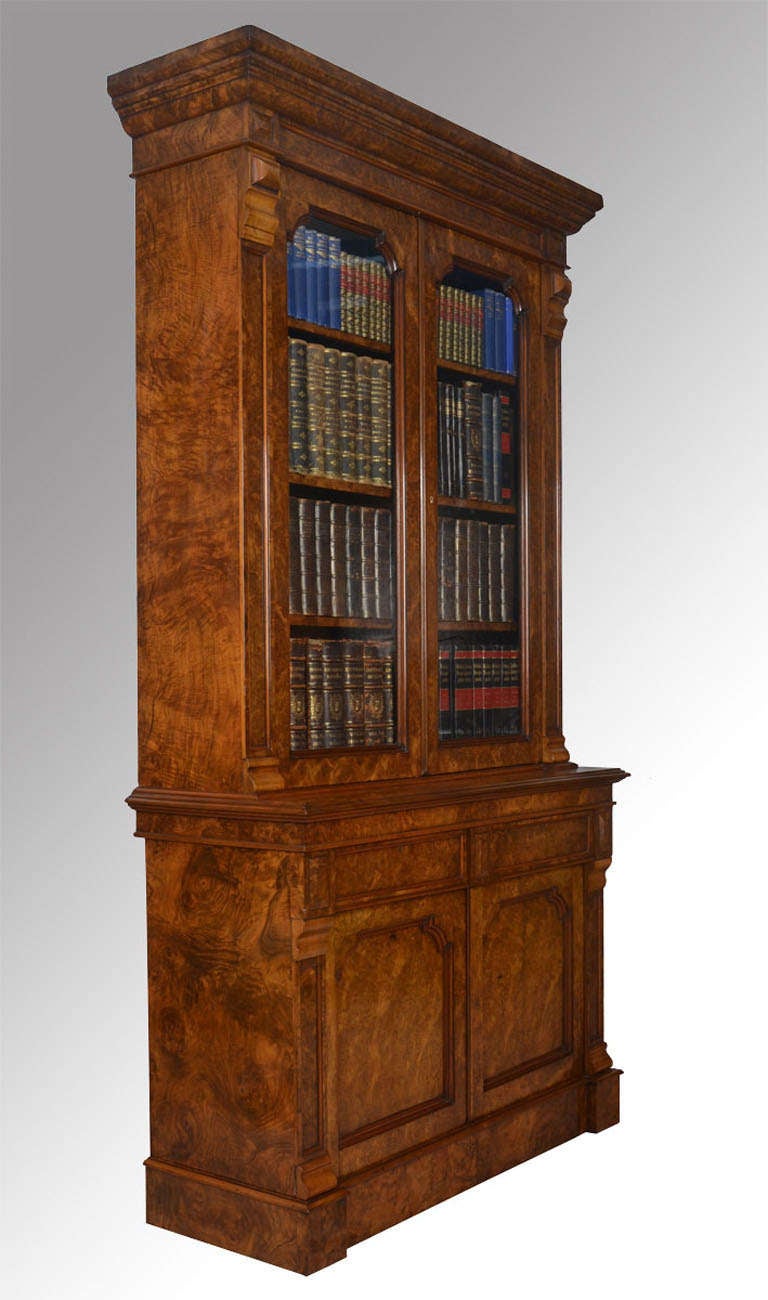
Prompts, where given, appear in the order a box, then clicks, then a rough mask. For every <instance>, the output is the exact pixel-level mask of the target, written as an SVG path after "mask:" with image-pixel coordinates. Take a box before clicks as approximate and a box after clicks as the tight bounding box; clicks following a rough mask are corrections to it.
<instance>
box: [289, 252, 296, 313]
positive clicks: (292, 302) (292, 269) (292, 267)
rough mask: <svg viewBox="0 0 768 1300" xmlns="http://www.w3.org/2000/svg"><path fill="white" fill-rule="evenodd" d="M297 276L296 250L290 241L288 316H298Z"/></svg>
mask: <svg viewBox="0 0 768 1300" xmlns="http://www.w3.org/2000/svg"><path fill="white" fill-rule="evenodd" d="M295 274H296V250H295V248H294V247H293V240H290V239H289V241H288V315H289V316H295V315H296V291H295V286H294V276H295Z"/></svg>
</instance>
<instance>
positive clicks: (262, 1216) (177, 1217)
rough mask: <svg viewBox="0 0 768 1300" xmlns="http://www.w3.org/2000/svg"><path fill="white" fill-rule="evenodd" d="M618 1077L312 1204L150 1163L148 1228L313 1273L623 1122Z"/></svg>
mask: <svg viewBox="0 0 768 1300" xmlns="http://www.w3.org/2000/svg"><path fill="white" fill-rule="evenodd" d="M620 1074H621V1071H620V1070H606V1071H604V1072H603V1073H601V1074H599V1075H596V1076H594V1077H592V1078H586V1079H580V1080H577V1081H576V1082H575V1083H571V1084H568V1085H567V1086H565V1087H562V1088H558V1089H554V1090H552V1091H551V1092H548V1093H545V1094H543V1095H541V1096H538V1097H533V1098H530V1099H528V1100H526V1101H524V1102H519V1103H517V1104H516V1105H515V1106H511V1107H509V1108H508V1109H507V1110H503V1111H498V1112H496V1113H495V1114H493V1115H489V1116H487V1117H485V1118H484V1119H482V1120H477V1121H476V1122H474V1123H472V1124H467V1125H465V1126H464V1127H463V1128H461V1129H458V1130H454V1132H452V1133H450V1134H447V1135H446V1136H444V1137H442V1138H439V1139H436V1140H435V1141H432V1142H429V1143H426V1144H425V1145H424V1146H421V1147H416V1148H414V1149H412V1150H410V1151H406V1152H403V1153H402V1154H401V1155H399V1156H397V1157H394V1158H393V1159H391V1160H388V1161H386V1162H385V1163H383V1164H380V1165H377V1166H375V1167H374V1168H372V1169H367V1170H363V1171H361V1172H360V1173H359V1174H355V1175H352V1176H351V1177H349V1178H347V1179H345V1180H344V1182H343V1183H340V1184H339V1185H338V1187H336V1188H334V1189H333V1190H332V1191H330V1192H326V1193H324V1194H323V1195H321V1196H317V1197H314V1198H313V1199H311V1200H309V1201H301V1200H298V1199H293V1198H291V1197H287V1196H277V1195H274V1194H271V1193H269V1192H261V1191H256V1190H254V1189H252V1188H248V1187H244V1186H242V1185H241V1184H239V1183H231V1182H227V1181H225V1180H224V1179H220V1178H213V1177H209V1176H208V1175H206V1174H201V1173H196V1172H194V1171H192V1170H189V1169H183V1168H180V1167H176V1166H173V1165H166V1164H163V1163H162V1162H161V1161H158V1160H153V1159H151V1158H150V1159H149V1160H147V1161H146V1169H147V1222H148V1223H150V1224H153V1225H155V1226H156V1227H158V1228H168V1229H169V1230H170V1231H172V1232H180V1233H182V1234H184V1235H185V1236H187V1237H194V1238H196V1239H197V1240H198V1241H205V1242H208V1243H210V1244H211V1245H214V1246H223V1247H225V1248H226V1249H227V1250H234V1251H237V1252H238V1253H239V1254H241V1255H249V1256H251V1257H252V1258H254V1259H261V1260H265V1261H266V1262H267V1263H269V1264H277V1265H279V1267H281V1268H288V1269H293V1270H294V1271H295V1272H297V1273H304V1274H308V1273H315V1272H317V1270H318V1269H321V1268H325V1267H326V1266H327V1265H328V1264H334V1263H336V1262H337V1261H338V1260H340V1259H343V1258H344V1256H345V1255H346V1252H347V1249H348V1247H349V1246H353V1245H354V1244H355V1243H356V1242H358V1241H363V1240H364V1239H365V1238H366V1237H371V1236H373V1234H374V1233H376V1232H381V1231H382V1230H383V1229H384V1228H390V1227H392V1225H393V1224H395V1223H400V1222H401V1221H402V1220H403V1219H407V1218H410V1216H411V1215H413V1214H419V1213H420V1211H421V1210H426V1209H428V1208H429V1207H430V1206H431V1205H437V1204H438V1202H440V1201H445V1200H447V1199H448V1197H450V1196H455V1195H456V1193H457V1192H462V1191H465V1190H466V1189H467V1188H468V1187H472V1186H474V1185H475V1183H481V1182H483V1181H484V1180H485V1179H486V1178H492V1177H493V1176H494V1175H495V1174H500V1173H502V1172H503V1171H504V1170H505V1169H510V1168H512V1166H513V1165H517V1164H521V1163H522V1162H523V1161H524V1160H530V1159H531V1157H532V1156H536V1155H540V1154H541V1152H543V1151H549V1150H550V1149H551V1148H552V1147H556V1146H559V1145H560V1144H561V1143H562V1142H568V1141H569V1140H570V1139H571V1138H574V1137H577V1136H578V1135H579V1134H580V1133H584V1132H589V1133H598V1132H600V1131H601V1130H602V1129H604V1128H609V1127H610V1126H611V1125H612V1124H616V1123H618V1120H619V1075H620Z"/></svg>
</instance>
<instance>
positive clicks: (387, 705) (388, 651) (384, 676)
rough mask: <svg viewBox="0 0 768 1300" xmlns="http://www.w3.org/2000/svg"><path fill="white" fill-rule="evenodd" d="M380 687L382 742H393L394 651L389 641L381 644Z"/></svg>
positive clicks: (389, 743)
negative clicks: (382, 713)
mask: <svg viewBox="0 0 768 1300" xmlns="http://www.w3.org/2000/svg"><path fill="white" fill-rule="evenodd" d="M381 687H382V694H383V697H384V744H385V745H394V743H395V651H394V645H393V644H392V642H391V641H387V642H385V643H383V644H382V646H381Z"/></svg>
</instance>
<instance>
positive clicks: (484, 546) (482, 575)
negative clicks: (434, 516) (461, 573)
mask: <svg viewBox="0 0 768 1300" xmlns="http://www.w3.org/2000/svg"><path fill="white" fill-rule="evenodd" d="M488 548H489V534H488V524H486V523H483V522H482V521H478V523H477V617H478V618H479V619H480V620H481V622H484V623H487V622H488V620H489V618H490V617H491V615H490V586H489V582H488V577H489V574H488V564H489V559H488Z"/></svg>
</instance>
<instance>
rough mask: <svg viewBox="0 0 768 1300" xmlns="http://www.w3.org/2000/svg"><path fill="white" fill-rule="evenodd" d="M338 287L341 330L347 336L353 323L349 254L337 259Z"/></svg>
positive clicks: (343, 254) (350, 260)
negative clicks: (339, 291) (339, 290)
mask: <svg viewBox="0 0 768 1300" xmlns="http://www.w3.org/2000/svg"><path fill="white" fill-rule="evenodd" d="M339 287H340V289H341V328H342V329H343V330H345V331H346V333H347V334H351V333H352V323H353V300H352V288H353V285H352V257H351V256H350V254H349V253H341V254H340V257H339Z"/></svg>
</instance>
